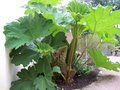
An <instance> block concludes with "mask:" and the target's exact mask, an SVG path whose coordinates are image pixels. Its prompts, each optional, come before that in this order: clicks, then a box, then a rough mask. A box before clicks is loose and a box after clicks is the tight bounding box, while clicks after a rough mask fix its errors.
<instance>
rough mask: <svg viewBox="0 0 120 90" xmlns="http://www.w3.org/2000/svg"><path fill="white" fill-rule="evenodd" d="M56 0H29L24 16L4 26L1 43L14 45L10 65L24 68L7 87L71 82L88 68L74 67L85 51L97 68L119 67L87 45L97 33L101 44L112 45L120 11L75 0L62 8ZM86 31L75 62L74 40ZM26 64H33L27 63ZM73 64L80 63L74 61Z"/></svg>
mask: <svg viewBox="0 0 120 90" xmlns="http://www.w3.org/2000/svg"><path fill="white" fill-rule="evenodd" d="M59 2H60V1H59V0H29V2H28V5H27V6H26V11H25V13H26V16H23V17H20V18H19V19H17V20H16V21H13V22H11V23H8V24H7V25H6V26H5V27H4V29H5V31H4V34H5V35H6V37H7V41H6V43H5V47H6V48H10V49H12V51H11V53H10V58H11V63H13V64H15V65H16V66H18V65H21V64H22V65H23V67H24V68H23V69H22V70H21V71H20V72H18V74H17V76H18V77H19V78H20V79H19V80H17V81H14V82H12V84H11V88H10V90H55V89H56V88H55V87H56V85H55V78H58V79H56V80H59V79H62V80H63V81H62V82H65V83H66V84H69V83H72V82H71V81H72V80H73V77H74V76H75V74H76V73H77V72H81V70H85V72H84V71H83V73H86V70H87V69H88V67H87V66H84V67H82V69H79V68H78V70H77V69H75V68H76V67H79V65H81V63H80V62H81V61H79V60H81V59H82V56H83V54H84V53H85V51H86V50H87V51H88V53H89V56H90V57H91V58H92V59H93V61H94V63H95V65H96V66H97V67H104V68H107V69H110V70H116V71H117V70H118V67H120V64H118V63H115V64H114V63H112V62H110V61H109V59H108V58H107V57H106V56H104V55H103V54H102V53H101V51H100V50H97V49H96V48H88V47H89V42H91V41H92V38H93V36H94V34H95V33H96V34H98V36H99V38H100V39H101V42H111V43H116V40H115V39H114V35H115V34H117V35H120V29H118V28H116V27H115V25H117V24H120V19H119V18H120V11H119V10H116V11H111V10H112V7H109V6H108V7H102V6H97V7H96V8H92V7H90V6H89V5H88V4H86V3H84V2H78V1H76V0H73V1H71V2H70V3H69V4H68V6H67V7H66V8H64V9H58V8H57V7H56V6H55V5H56V4H58V3H59ZM88 30H90V31H91V35H92V36H91V38H90V39H89V42H88V45H87V46H85V48H84V50H83V52H81V54H80V57H79V59H78V60H77V53H76V51H77V48H79V46H77V45H78V39H79V37H80V36H81V35H83V33H85V32H86V31H88ZM67 32H70V33H71V34H72V37H73V39H72V41H71V43H68V41H67V40H66V36H65V34H66V33H67ZM76 60H77V61H76ZM30 62H32V63H33V66H29V63H30ZM74 62H79V63H76V65H74ZM26 67H28V69H26ZM84 68H86V69H84ZM88 71H89V70H88ZM56 73H57V74H56ZM87 73H88V72H87Z"/></svg>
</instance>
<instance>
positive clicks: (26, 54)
mask: <svg viewBox="0 0 120 90" xmlns="http://www.w3.org/2000/svg"><path fill="white" fill-rule="evenodd" d="M10 56H11V62H12V63H14V64H15V65H20V64H22V65H23V66H27V65H28V64H29V63H30V62H32V60H34V61H38V59H39V53H38V52H36V51H34V50H32V49H30V48H28V47H25V46H23V47H20V48H18V49H17V50H15V49H13V50H12V51H11V53H10Z"/></svg>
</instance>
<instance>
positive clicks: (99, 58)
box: [88, 49, 120, 71]
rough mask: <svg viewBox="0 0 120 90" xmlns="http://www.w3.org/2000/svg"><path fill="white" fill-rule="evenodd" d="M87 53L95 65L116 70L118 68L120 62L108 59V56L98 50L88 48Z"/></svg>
mask: <svg viewBox="0 0 120 90" xmlns="http://www.w3.org/2000/svg"><path fill="white" fill-rule="evenodd" d="M88 53H89V55H90V57H91V58H92V59H93V61H94V63H95V65H96V66H97V67H103V68H106V69H109V70H114V71H118V68H120V63H113V62H111V61H109V58H107V57H106V56H104V55H103V54H102V52H101V51H100V50H97V49H88Z"/></svg>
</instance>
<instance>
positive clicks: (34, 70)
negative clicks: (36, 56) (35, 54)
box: [10, 57, 60, 90]
mask: <svg viewBox="0 0 120 90" xmlns="http://www.w3.org/2000/svg"><path fill="white" fill-rule="evenodd" d="M50 63H51V60H50V57H47V58H44V59H40V60H39V62H38V63H37V64H36V65H34V66H32V67H29V68H28V70H27V69H22V70H21V72H18V74H17V75H18V77H19V78H20V79H19V80H17V81H14V82H12V85H11V88H10V90H55V85H54V83H53V82H52V76H53V72H54V71H53V70H52V68H51V65H50ZM55 72H60V71H59V69H58V70H56V71H55Z"/></svg>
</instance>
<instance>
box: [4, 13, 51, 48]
mask: <svg viewBox="0 0 120 90" xmlns="http://www.w3.org/2000/svg"><path fill="white" fill-rule="evenodd" d="M51 26H52V21H51V20H47V19H45V18H44V17H43V16H42V15H41V14H37V13H36V14H35V16H34V17H33V16H32V15H29V16H25V17H21V18H19V19H18V20H17V21H16V22H11V23H9V24H7V25H6V26H5V27H4V29H5V31H4V34H5V35H6V36H7V38H8V40H7V41H6V44H5V46H6V47H7V48H18V47H20V46H22V45H24V44H29V43H31V42H32V40H35V39H37V38H40V37H45V36H47V35H49V34H50V33H51V32H50V31H49V28H50V27H51Z"/></svg>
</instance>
